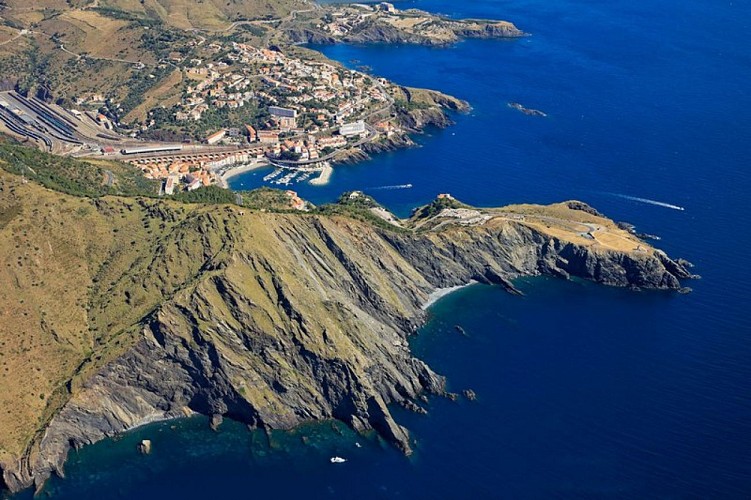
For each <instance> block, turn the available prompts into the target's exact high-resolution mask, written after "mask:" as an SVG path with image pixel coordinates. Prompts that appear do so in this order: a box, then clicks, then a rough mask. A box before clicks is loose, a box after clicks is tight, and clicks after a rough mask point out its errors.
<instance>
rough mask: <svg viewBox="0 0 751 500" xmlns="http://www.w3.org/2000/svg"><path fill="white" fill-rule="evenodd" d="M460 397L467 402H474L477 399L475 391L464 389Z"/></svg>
mask: <svg viewBox="0 0 751 500" xmlns="http://www.w3.org/2000/svg"><path fill="white" fill-rule="evenodd" d="M462 395H463V396H464V397H465V398H467V399H468V400H469V401H475V400H476V399H477V394H475V391H473V390H472V389H464V390H463V391H462Z"/></svg>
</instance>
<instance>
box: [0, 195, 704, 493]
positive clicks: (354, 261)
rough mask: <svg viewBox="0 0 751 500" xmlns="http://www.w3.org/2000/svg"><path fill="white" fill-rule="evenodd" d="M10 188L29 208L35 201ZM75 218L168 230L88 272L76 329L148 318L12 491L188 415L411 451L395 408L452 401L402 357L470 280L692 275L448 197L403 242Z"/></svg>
mask: <svg viewBox="0 0 751 500" xmlns="http://www.w3.org/2000/svg"><path fill="white" fill-rule="evenodd" d="M14 189H16V191H17V195H18V199H19V200H21V199H25V196H26V195H30V194H34V193H31V192H30V191H34V192H36V193H37V194H40V193H39V189H38V188H36V187H29V186H25V185H20V184H18V183H16V184H14ZM26 191H29V192H26ZM44 193H47V194H45V196H49V192H48V191H46V190H45V191H44ZM40 196H41V194H40ZM55 196H56V197H60V196H61V195H59V194H55ZM71 198H72V197H71ZM353 199H357V197H354V198H353ZM69 203H76V204H78V203H83V205H81V206H85V207H88V208H89V209H90V210H91V211H90V212H89V213H85V214H84V213H83V210H81V209H80V208H77V205H76V208H75V211H76V212H77V213H80V214H81V217H83V218H84V219H86V218H89V220H90V221H91V222H90V227H98V225H99V221H100V220H106V221H107V223H111V224H113V225H114V226H115V227H116V228H118V227H121V226H118V225H117V221H118V220H119V219H122V218H123V217H125V216H126V215H127V213H128V211H132V212H134V213H136V214H137V217H138V218H139V220H141V221H143V222H144V224H145V225H146V226H148V227H159V226H160V225H161V227H162V229H161V231H160V233H159V235H158V236H157V235H153V236H143V237H144V238H145V239H147V240H148V238H154V239H156V240H158V243H157V244H156V245H145V244H141V243H134V244H131V243H130V241H134V242H135V241H140V240H138V238H140V236H137V235H134V234H133V233H129V234H127V235H125V236H124V238H123V237H121V236H119V235H120V234H121V232H122V231H124V230H123V229H120V230H119V231H118V232H117V234H116V235H115V236H114V237H112V238H110V239H109V240H107V241H102V244H104V245H111V246H112V248H111V250H112V251H113V252H114V253H112V252H111V253H107V252H104V253H103V255H109V257H107V258H102V259H100V260H98V261H97V262H96V263H93V262H92V265H94V264H95V265H96V267H97V269H95V270H94V271H95V273H94V274H95V275H96V276H98V278H97V280H96V281H95V282H94V284H93V285H92V286H93V288H92V289H91V295H90V299H89V300H90V302H89V304H88V306H87V307H86V310H87V311H88V312H86V313H84V314H83V315H82V317H83V318H84V320H85V322H86V323H87V325H88V326H89V327H90V328H102V329H104V330H107V331H108V332H109V331H112V329H114V328H115V327H114V326H112V325H111V324H110V323H112V321H114V320H112V321H111V322H110V323H107V322H105V323H103V324H102V325H99V326H97V324H95V322H94V319H95V318H96V317H97V308H100V309H101V310H102V311H104V310H108V309H107V308H115V309H113V310H115V311H123V310H124V311H130V310H131V309H136V310H138V311H143V312H142V313H138V314H135V313H132V316H129V318H132V319H128V320H127V321H126V320H125V319H120V321H122V322H124V323H130V322H132V326H133V328H132V329H128V328H124V329H122V330H118V331H121V332H123V333H121V334H118V335H116V336H112V337H106V336H104V335H102V336H101V337H100V338H101V339H102V340H100V341H98V342H94V343H93V344H92V345H93V349H94V353H93V354H91V355H90V356H89V357H87V358H86V359H85V360H84V361H83V362H82V364H81V366H82V367H83V368H79V369H77V371H75V372H74V373H73V374H71V376H69V377H68V379H67V380H66V381H64V385H65V387H67V392H66V394H65V397H64V398H63V399H61V402H60V404H59V405H58V406H53V407H50V406H49V405H48V410H49V411H48V412H47V415H48V417H47V418H46V419H45V418H42V419H41V420H40V422H41V425H40V427H39V429H38V431H37V432H36V433H35V434H34V435H33V436H32V437H30V438H29V439H28V441H27V442H25V443H24V446H23V450H24V451H23V452H22V453H15V454H9V453H6V454H5V455H0V456H3V457H4V458H3V460H2V462H1V463H0V466H1V467H2V473H3V474H2V477H3V481H4V484H5V486H6V487H7V488H9V489H11V490H13V491H18V490H20V489H22V488H25V487H28V486H30V485H32V484H34V483H36V484H37V486H39V485H40V484H42V483H43V482H44V481H45V479H46V478H47V477H48V476H49V475H50V474H51V473H53V472H55V473H58V474H61V475H62V474H63V464H64V461H65V458H66V456H67V452H68V450H69V449H70V448H71V447H79V446H83V445H86V444H89V443H93V442H95V441H97V440H100V439H103V438H105V437H107V436H113V435H116V434H118V433H121V432H124V431H126V430H128V429H131V428H133V427H135V426H137V425H140V424H143V423H145V422H149V421H154V420H158V419H165V418H173V417H180V416H183V415H187V414H191V413H193V412H199V413H203V414H207V415H223V416H227V417H231V418H234V419H237V420H240V421H242V422H245V423H247V424H248V425H250V426H253V427H264V428H279V429H288V428H291V427H294V426H296V425H299V424H301V423H303V422H307V421H311V420H320V419H330V418H335V419H339V420H342V421H344V422H347V423H348V424H349V425H351V426H352V427H353V428H354V429H357V430H368V429H375V430H376V431H377V432H379V433H380V434H381V435H382V436H384V437H385V438H386V439H388V440H390V441H391V442H393V443H394V444H395V445H397V446H398V447H400V448H401V449H402V450H404V451H405V452H407V453H409V452H410V450H411V443H410V439H409V434H408V432H407V430H406V429H404V428H403V427H401V426H400V425H399V424H398V423H397V422H395V421H394V419H393V418H392V416H391V413H390V412H389V407H388V405H389V404H401V405H404V406H406V407H412V408H415V406H414V405H415V404H417V405H419V398H420V396H421V395H423V394H426V393H432V394H442V393H443V391H444V380H443V378H442V377H441V376H439V375H437V374H436V373H434V372H433V371H432V370H431V369H430V368H429V367H428V366H427V365H426V364H425V363H423V362H422V361H420V360H419V359H416V358H415V357H414V356H412V354H411V353H410V350H409V346H408V343H407V339H408V337H409V335H410V334H412V333H413V332H414V331H415V329H416V328H417V327H418V326H419V325H420V324H421V323H422V321H423V320H424V318H425V312H424V311H423V308H422V306H423V305H424V304H425V302H426V301H427V300H428V298H429V295H430V294H431V293H432V292H434V291H435V290H436V289H439V288H443V287H451V286H455V285H462V284H466V283H468V282H470V281H471V280H476V281H480V282H484V283H495V284H500V285H502V286H505V287H506V288H508V289H509V290H512V291H513V290H514V287H513V283H512V280H513V279H514V278H516V277H519V276H529V275H537V274H551V275H555V276H561V277H569V276H578V277H581V278H585V279H590V280H594V281H597V282H601V283H605V284H608V285H614V286H630V287H640V288H654V289H665V290H679V289H681V284H680V281H679V280H681V279H684V278H688V277H690V276H691V275H690V273H689V272H688V271H687V270H686V269H685V267H684V266H683V265H681V264H679V263H677V262H675V261H673V260H671V259H670V258H668V257H667V256H666V255H665V254H664V253H662V252H660V251H657V250H654V249H652V248H651V247H649V246H647V245H646V244H644V243H643V242H641V241H639V240H638V239H636V238H635V237H634V236H633V235H631V234H629V233H628V232H626V231H623V230H621V229H619V228H617V226H616V225H615V224H613V223H612V222H611V221H609V220H607V219H605V218H603V217H600V216H599V215H596V212H594V211H586V210H582V209H581V207H586V205H583V204H580V205H565V204H561V205H554V206H551V207H537V206H518V207H507V208H504V209H489V210H478V209H474V208H471V207H466V206H464V205H462V204H460V203H458V202H455V201H454V200H453V199H450V198H443V199H440V200H437V201H436V202H435V203H433V204H432V205H430V206H428V207H425V208H423V209H422V210H420V211H418V212H416V214H415V216H414V217H413V218H412V219H410V220H408V221H401V223H400V227H396V226H394V225H393V224H390V223H387V222H385V221H384V220H382V219H378V218H377V217H376V216H374V215H372V211H370V209H369V208H368V206H367V205H362V206H358V205H356V204H352V205H346V206H338V207H335V209H331V210H329V211H322V212H321V213H314V214H280V213H269V212H259V211H250V210H247V209H243V208H240V207H234V206H195V207H190V208H189V209H186V208H185V207H184V206H180V205H178V204H174V203H169V202H161V201H160V202H157V201H149V202H142V203H140V204H139V203H133V202H132V201H128V200H127V199H121V198H103V199H100V200H98V201H96V202H88V201H85V202H80V201H75V200H74V201H70V200H69V201H66V202H65V203H64V204H63V205H66V206H67V205H68V204H69ZM572 207H574V208H572ZM576 207H578V208H576ZM14 224H15V222H13V221H11V222H9V223H8V224H7V225H6V226H4V227H2V231H13V230H14ZM122 227H124V226H122ZM15 229H16V230H17V228H15ZM29 230H31V229H29ZM4 236H5V235H3V237H4ZM100 239H101V238H100ZM133 245H135V246H139V248H141V250H140V251H139V255H137V256H135V257H133V258H134V259H135V260H134V261H133V262H136V264H134V265H124V266H120V267H117V271H114V270H112V266H113V262H116V259H118V258H119V259H125V258H126V257H127V256H119V257H117V256H116V255H119V254H118V253H117V252H118V251H120V249H122V248H123V247H124V246H128V247H130V246H133ZM127 258H130V257H127ZM59 272H62V273H75V272H78V269H62V270H60V271H59ZM154 274H158V275H159V276H160V277H159V279H157V280H152V279H151V278H152V277H153V275H154ZM178 274H180V276H179V277H178V276H177V275H178ZM152 285H153V286H156V287H158V288H159V290H160V292H159V293H158V294H157V295H153V296H152V295H151V292H149V290H150V289H151V288H150V287H151V286H152ZM19 286H21V287H22V285H19ZM19 293H26V292H25V291H24V290H23V289H20V291H19ZM98 293H101V295H102V296H103V297H106V300H104V301H102V302H98V299H97V297H96V296H97V294H98ZM151 297H154V298H153V299H152V298H151ZM150 301H152V302H150ZM122 306H125V307H127V309H119V308H120V307H122ZM102 314H103V313H102ZM128 314H131V313H130V312H128ZM126 315H127V314H126ZM112 324H114V323H112ZM2 333H3V334H7V332H6V331H5V330H3V331H2Z"/></svg>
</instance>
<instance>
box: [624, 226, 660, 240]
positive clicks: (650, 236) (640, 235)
mask: <svg viewBox="0 0 751 500" xmlns="http://www.w3.org/2000/svg"><path fill="white" fill-rule="evenodd" d="M615 224H616V225H617V226H618V227H619V228H621V229H623V230H624V231H628V232H629V233H631V234H633V235H634V236H636V237H637V238H639V239H641V240H654V241H659V240H661V239H662V238H660V237H659V236H657V235H655V234H649V233H640V232H638V231H637V230H636V226H634V225H633V224H631V223H629V222H616V223H615Z"/></svg>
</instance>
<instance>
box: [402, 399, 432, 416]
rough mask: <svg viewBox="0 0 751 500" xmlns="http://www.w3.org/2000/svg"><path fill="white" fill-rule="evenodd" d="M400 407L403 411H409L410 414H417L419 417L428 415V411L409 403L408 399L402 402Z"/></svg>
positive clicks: (411, 402)
mask: <svg viewBox="0 0 751 500" xmlns="http://www.w3.org/2000/svg"><path fill="white" fill-rule="evenodd" d="M402 407H403V408H405V409H407V410H409V411H411V412H414V413H419V414H421V415H427V414H428V410H426V409H425V408H423V407H422V406H420V405H418V404H416V403H415V402H414V401H410V400H409V399H407V400H405V401H402Z"/></svg>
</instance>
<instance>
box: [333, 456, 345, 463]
mask: <svg viewBox="0 0 751 500" xmlns="http://www.w3.org/2000/svg"><path fill="white" fill-rule="evenodd" d="M346 461H347V459H346V458H342V457H331V463H332V464H343V463H344V462H346Z"/></svg>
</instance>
